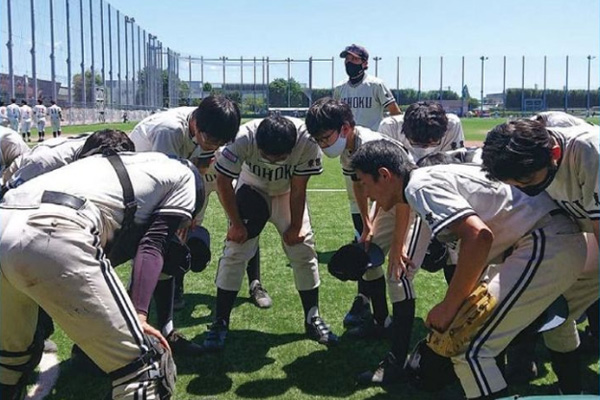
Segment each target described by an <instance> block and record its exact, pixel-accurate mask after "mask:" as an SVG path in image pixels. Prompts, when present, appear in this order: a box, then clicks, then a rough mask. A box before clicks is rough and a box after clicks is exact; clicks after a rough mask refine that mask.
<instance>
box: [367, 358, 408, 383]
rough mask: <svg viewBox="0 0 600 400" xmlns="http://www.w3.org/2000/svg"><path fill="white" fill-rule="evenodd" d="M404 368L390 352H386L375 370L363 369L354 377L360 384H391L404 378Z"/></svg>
mask: <svg viewBox="0 0 600 400" xmlns="http://www.w3.org/2000/svg"><path fill="white" fill-rule="evenodd" d="M405 377H406V374H405V373H404V368H403V367H402V365H400V364H399V363H398V360H397V359H396V357H395V356H394V355H393V354H392V353H388V354H387V355H386V356H385V358H384V359H383V361H381V362H380V363H379V365H378V366H377V369H376V370H375V371H365V372H363V373H361V374H359V375H358V376H357V377H356V381H357V382H358V383H359V384H362V385H391V384H395V383H401V382H403V381H404V380H405Z"/></svg>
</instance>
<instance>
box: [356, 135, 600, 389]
mask: <svg viewBox="0 0 600 400" xmlns="http://www.w3.org/2000/svg"><path fill="white" fill-rule="evenodd" d="M352 165H353V166H354V168H355V169H356V170H357V175H358V177H359V179H360V181H361V183H362V185H363V186H364V187H365V191H367V193H368V194H369V196H370V197H371V198H373V199H375V200H376V201H377V202H378V203H379V204H380V205H381V207H382V208H383V209H390V208H392V207H393V206H394V205H395V204H397V203H399V202H402V203H404V202H407V203H408V204H409V205H410V207H411V208H413V209H414V210H415V211H416V212H417V213H418V214H419V215H420V216H421V218H422V220H423V221H424V222H425V223H426V224H427V227H428V229H429V231H430V232H431V236H432V237H436V238H437V239H438V240H440V241H443V242H445V241H454V240H460V247H459V255H458V262H457V267H456V272H455V274H454V276H453V278H452V280H451V282H450V285H449V287H448V290H447V292H446V295H445V297H444V299H443V300H442V302H440V303H439V304H437V305H436V306H434V307H433V308H432V309H431V310H430V311H429V313H428V315H427V318H426V321H425V324H426V326H427V327H429V328H430V329H435V330H437V331H440V332H444V331H445V330H446V328H447V327H448V326H449V325H450V323H451V322H452V320H453V319H454V316H455V315H456V313H457V311H458V309H459V307H460V306H461V304H462V302H463V300H464V299H465V298H466V297H467V296H468V295H469V294H470V293H471V292H472V291H473V289H474V288H475V287H476V286H477V285H478V283H479V282H480V281H481V280H487V281H488V286H489V291H490V293H491V295H492V296H494V297H495V298H496V299H497V305H496V306H495V309H494V310H493V312H492V314H491V315H490V316H489V317H488V319H487V321H486V322H485V324H484V325H483V327H481V328H480V329H479V330H478V331H477V332H476V333H475V336H474V338H473V339H472V341H471V344H470V345H469V347H468V348H467V350H466V351H465V352H461V353H459V354H458V355H457V356H455V357H452V363H453V365H454V371H455V372H456V375H457V376H458V378H459V380H460V382H461V385H462V387H463V390H464V391H465V394H466V397H467V398H469V399H475V398H477V399H493V398H497V397H502V396H503V395H506V391H507V390H506V382H505V380H504V378H503V376H502V373H501V371H500V370H499V368H498V365H497V364H496V361H495V358H494V357H496V356H497V355H498V354H500V353H501V352H502V351H503V350H504V348H505V347H506V346H507V345H508V344H509V343H510V341H511V340H512V339H513V338H514V337H515V336H516V335H517V334H518V333H519V332H520V331H521V330H522V329H524V328H525V327H527V326H528V325H529V324H530V323H531V322H533V320H535V319H536V317H537V316H538V315H540V314H541V313H542V312H543V311H544V310H545V309H546V308H547V307H548V306H549V305H550V304H551V303H552V302H553V301H554V300H555V299H556V298H557V297H558V296H559V295H560V294H561V293H564V295H565V297H566V298H567V299H572V301H569V303H573V304H575V303H577V302H578V300H579V299H580V298H584V297H586V296H589V294H590V293H591V291H590V290H589V288H585V287H583V286H582V285H580V284H579V282H578V280H577V277H578V275H579V273H580V272H581V270H582V269H583V266H584V264H585V258H586V243H585V239H584V237H583V235H582V234H581V232H580V229H579V227H578V226H577V224H575V223H574V222H573V221H572V220H571V218H569V216H568V215H567V214H566V213H565V212H564V211H562V210H560V209H558V208H557V206H556V204H555V203H554V201H553V200H552V199H551V198H550V197H549V196H547V195H546V194H542V195H540V196H536V197H530V196H528V195H526V194H524V193H522V192H521V191H519V190H515V189H513V188H511V187H510V186H508V185H505V184H502V183H500V182H493V181H491V180H489V179H488V178H486V176H485V173H484V172H483V171H482V170H481V168H480V167H479V166H476V165H458V164H455V165H439V166H433V167H425V168H419V169H415V167H414V165H413V164H412V162H411V161H410V160H409V159H408V157H407V155H406V153H404V152H403V151H402V150H401V149H399V148H398V147H395V146H389V145H386V144H385V142H383V141H376V142H370V143H367V144H365V145H363V146H362V147H361V148H359V149H358V150H357V152H356V153H355V154H354V156H353V158H352ZM490 263H494V264H495V267H494V268H490V269H488V270H487V271H486V267H487V265H488V264H490ZM565 265H569V268H565ZM596 294H597V291H596ZM571 296H573V297H571ZM545 335H546V336H548V337H552V338H554V339H555V340H556V339H558V338H559V337H560V338H561V339H562V340H565V341H569V340H571V339H576V338H577V335H576V332H572V333H571V334H570V335H568V336H564V335H559V332H558V331H557V330H551V331H549V332H547V333H546V334H545Z"/></svg>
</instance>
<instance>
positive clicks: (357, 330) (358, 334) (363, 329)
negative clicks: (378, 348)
mask: <svg viewBox="0 0 600 400" xmlns="http://www.w3.org/2000/svg"><path fill="white" fill-rule="evenodd" d="M390 327H391V325H390ZM390 327H385V326H384V325H382V324H379V323H377V322H376V321H375V320H374V319H373V318H370V319H368V320H366V321H365V322H363V323H362V324H360V325H358V326H354V327H351V328H349V329H348V330H347V331H346V333H345V334H344V335H345V336H348V337H351V338H353V339H375V340H379V339H385V338H387V337H389V336H390Z"/></svg>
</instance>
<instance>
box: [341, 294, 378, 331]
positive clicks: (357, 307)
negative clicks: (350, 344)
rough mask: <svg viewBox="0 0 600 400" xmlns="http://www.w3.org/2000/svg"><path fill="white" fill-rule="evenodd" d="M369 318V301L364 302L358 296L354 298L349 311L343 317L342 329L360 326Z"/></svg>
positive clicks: (362, 298) (361, 297)
mask: <svg viewBox="0 0 600 400" xmlns="http://www.w3.org/2000/svg"><path fill="white" fill-rule="evenodd" d="M371 318H372V316H371V305H370V303H369V301H368V300H365V298H364V297H363V296H361V295H358V296H356V297H355V298H354V301H353V302H352V307H350V311H348V313H347V314H346V316H345V317H344V328H346V329H348V328H351V327H354V326H360V325H362V324H363V323H364V322H365V321H368V320H369V319H371Z"/></svg>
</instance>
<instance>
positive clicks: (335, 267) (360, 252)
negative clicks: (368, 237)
mask: <svg viewBox="0 0 600 400" xmlns="http://www.w3.org/2000/svg"><path fill="white" fill-rule="evenodd" d="M384 260H385V255H384V254H383V250H381V248H380V247H379V246H377V245H376V244H374V243H370V244H369V250H368V251H365V246H364V243H352V244H347V245H345V246H342V247H340V248H339V249H338V251H336V252H335V254H334V255H333V256H332V257H331V260H329V263H328V264H327V270H328V271H329V273H330V274H331V275H333V276H335V277H336V278H338V279H339V280H341V281H357V280H359V279H360V277H361V276H363V275H364V273H365V272H366V271H367V269H369V268H374V267H378V266H380V265H381V264H383V262H384Z"/></svg>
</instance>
